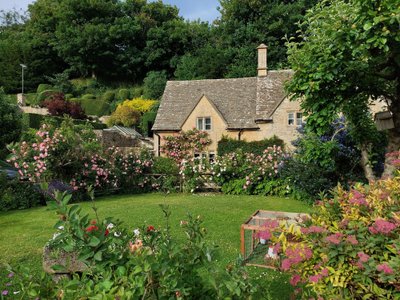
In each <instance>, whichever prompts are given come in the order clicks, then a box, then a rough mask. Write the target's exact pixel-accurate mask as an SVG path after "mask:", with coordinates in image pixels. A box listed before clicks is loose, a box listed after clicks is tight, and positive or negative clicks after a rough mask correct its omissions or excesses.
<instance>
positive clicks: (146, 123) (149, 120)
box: [140, 111, 157, 136]
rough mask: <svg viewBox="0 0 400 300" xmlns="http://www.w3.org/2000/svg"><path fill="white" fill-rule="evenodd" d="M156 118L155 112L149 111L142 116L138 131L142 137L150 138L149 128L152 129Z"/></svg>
mask: <svg viewBox="0 0 400 300" xmlns="http://www.w3.org/2000/svg"><path fill="white" fill-rule="evenodd" d="M156 116H157V112H156V111H149V112H145V113H144V114H143V116H142V118H141V119H140V131H141V132H142V134H143V135H144V136H150V134H151V128H152V127H153V124H154V121H155V119H156Z"/></svg>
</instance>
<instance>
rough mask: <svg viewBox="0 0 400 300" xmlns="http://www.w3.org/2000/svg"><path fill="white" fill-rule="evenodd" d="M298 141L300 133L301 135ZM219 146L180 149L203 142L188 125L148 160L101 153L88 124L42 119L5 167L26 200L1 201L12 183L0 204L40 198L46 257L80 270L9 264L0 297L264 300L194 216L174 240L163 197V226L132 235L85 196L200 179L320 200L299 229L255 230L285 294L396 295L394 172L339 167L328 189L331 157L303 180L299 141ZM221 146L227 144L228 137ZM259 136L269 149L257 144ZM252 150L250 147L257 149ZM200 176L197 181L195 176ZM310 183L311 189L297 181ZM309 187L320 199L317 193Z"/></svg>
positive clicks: (236, 189) (399, 221)
mask: <svg viewBox="0 0 400 300" xmlns="http://www.w3.org/2000/svg"><path fill="white" fill-rule="evenodd" d="M342 134H344V135H345V134H346V133H345V132H342ZM304 138H307V139H310V137H309V136H307V135H306V136H304V137H303V139H304ZM335 138H338V140H337V143H338V145H340V144H339V143H340V142H342V143H345V144H346V145H347V146H346V147H349V148H351V147H352V146H351V141H347V142H345V140H346V139H350V137H349V136H347V137H344V136H340V137H339V136H337V135H336V137H335ZM231 142H232V146H231V148H235V147H237V149H236V150H234V151H233V152H229V153H226V154H222V155H220V156H217V157H216V158H215V160H214V161H211V162H210V161H206V160H205V159H202V158H201V157H198V158H194V157H193V156H192V153H193V152H201V151H202V150H204V149H205V148H206V147H207V146H208V145H209V143H210V139H209V138H208V136H207V133H205V132H201V131H197V130H191V131H189V132H183V133H181V134H180V135H177V136H175V137H169V138H168V140H167V141H166V144H165V147H164V148H163V152H164V154H165V157H157V158H155V157H152V156H151V155H150V154H149V153H148V152H145V151H143V152H142V153H140V154H123V153H121V152H120V151H119V150H118V149H116V148H112V149H102V147H101V145H100V144H99V142H98V141H97V139H96V137H95V135H94V133H93V129H92V128H91V126H90V125H89V124H88V125H74V124H73V123H72V122H71V120H68V119H67V120H65V121H64V122H63V123H62V124H61V126H56V125H54V124H43V125H42V127H41V128H40V129H39V130H37V131H36V132H35V133H34V134H32V135H31V136H29V139H26V140H24V141H21V142H19V143H16V144H13V145H11V146H10V147H9V149H10V151H11V155H10V156H9V162H10V163H12V164H13V165H14V167H15V168H16V169H17V170H18V173H19V175H20V178H21V179H24V180H25V181H24V183H23V184H24V185H25V186H26V188H28V187H29V189H31V190H32V192H33V193H34V194H32V195H31V198H32V199H33V198H34V199H35V200H32V201H31V202H29V203H26V202H24V201H21V200H22V197H20V198H18V197H15V198H14V201H10V202H7V201H4V199H7V197H9V198H11V197H14V193H15V190H13V184H12V183H9V182H5V183H3V184H4V190H5V195H6V196H3V197H2V202H1V203H2V210H8V209H15V208H28V207H31V206H35V205H44V204H46V205H47V206H48V207H49V208H50V207H53V209H55V211H56V213H57V215H58V221H56V222H55V224H54V227H53V228H54V229H55V231H56V232H55V234H54V236H53V238H51V239H50V240H49V242H48V243H46V247H47V248H48V249H51V251H53V253H54V254H53V256H55V257H57V256H60V255H65V253H77V255H78V257H79V260H81V261H82V262H84V264H85V266H86V267H85V268H84V270H79V271H80V272H78V273H75V274H73V276H72V278H67V279H61V280H59V281H57V282H54V281H53V279H52V277H51V276H50V275H49V274H47V275H45V274H43V275H42V276H40V277H37V276H38V275H37V274H35V273H31V272H32V271H30V270H27V269H24V268H23V267H22V266H19V267H17V266H10V267H9V273H7V274H8V275H6V276H8V277H7V278H6V280H4V279H3V280H2V282H3V287H2V297H3V298H4V299H6V298H17V299H18V298H19V299H26V298H32V299H37V298H39V299H54V298H59V299H77V298H80V297H82V296H85V297H97V298H99V299H109V298H110V299H114V298H121V299H138V298H149V299H153V298H157V299H159V298H160V299H164V298H171V297H172V298H177V299H184V298H192V299H198V298H211V299H220V298H225V297H231V298H237V299H243V298H251V297H253V298H262V297H265V296H266V295H267V294H266V293H265V290H264V289H265V288H266V287H265V284H264V286H263V283H262V282H259V281H257V280H255V278H254V275H253V277H251V276H250V277H249V274H248V272H249V270H248V269H247V268H244V267H243V265H242V263H241V262H240V261H238V263H237V264H236V263H233V262H230V263H229V265H228V267H226V266H221V265H220V264H219V263H218V262H217V260H216V259H217V258H218V255H217V254H216V252H215V251H216V248H215V246H214V245H213V243H210V241H209V240H208V239H206V229H205V227H204V225H203V219H202V217H201V216H200V215H199V216H192V215H190V214H189V215H188V216H187V217H186V218H185V219H183V220H181V221H180V227H181V229H182V230H183V232H184V233H185V238H184V239H178V240H176V238H175V237H174V235H175V234H176V232H174V231H172V229H171V224H170V222H169V221H168V220H169V219H170V218H171V214H173V213H174V211H173V210H171V209H170V208H169V207H168V205H167V204H168V196H166V200H165V203H164V204H163V205H161V208H160V211H162V214H163V215H164V218H165V220H166V223H165V224H166V226H165V227H155V226H154V225H152V224H145V225H144V226H142V227H140V228H136V229H135V230H132V229H131V228H129V229H128V228H126V227H124V225H123V224H121V222H120V221H119V220H118V219H117V218H115V217H118V216H108V215H106V216H104V213H106V212H103V213H102V214H101V217H100V214H99V211H98V208H97V205H96V200H94V199H95V198H96V196H95V195H102V194H104V193H120V194H126V193H145V192H150V193H154V192H155V193H159V194H158V195H159V196H158V197H160V198H162V197H163V196H162V195H163V194H164V195H166V193H169V192H172V191H177V192H185V193H196V192H199V191H201V189H202V188H203V187H204V184H206V183H207V184H210V183H211V184H213V185H214V186H219V187H221V191H222V192H223V193H224V194H232V195H263V196H273V195H277V196H280V197H282V198H278V199H279V200H276V201H281V202H285V201H288V200H287V199H285V198H284V197H296V198H297V199H299V200H303V201H305V202H306V203H310V202H311V201H312V199H320V201H319V202H317V203H316V206H315V211H314V213H313V214H311V218H310V219H307V220H305V222H304V224H303V225H301V227H297V226H295V227H293V226H290V227H287V226H286V225H285V224H284V223H282V222H266V223H265V230H264V231H263V232H260V233H258V234H261V235H262V236H263V237H267V239H268V240H269V241H268V243H269V245H270V246H271V247H273V253H274V255H275V256H276V257H279V264H278V265H279V266H278V270H280V271H281V272H284V273H287V274H290V277H289V278H287V277H281V280H284V281H286V280H289V282H290V284H291V285H292V286H293V290H291V289H290V288H289V289H288V290H286V291H284V292H283V293H284V294H285V293H286V295H287V296H288V295H289V294H291V293H292V294H294V295H297V296H298V297H300V298H303V297H306V296H307V297H308V296H309V297H325V298H327V299H339V298H340V299H343V298H363V297H364V299H368V298H376V297H383V298H396V297H398V295H399V290H398V289H399V286H398V282H399V278H398V274H400V272H398V266H399V265H400V264H399V259H400V257H399V253H400V244H399V227H400V216H399V215H398V211H399V210H400V208H399V189H400V184H399V180H400V177H399V176H397V175H396V176H394V177H393V178H392V179H386V180H382V181H377V182H372V183H370V184H369V185H367V184H365V183H362V182H359V183H357V184H355V185H350V184H349V180H348V178H353V179H354V178H357V176H358V178H361V174H360V173H356V172H357V171H354V169H353V173H351V174H342V178H345V179H344V180H343V179H342V185H339V186H338V187H337V188H335V189H334V191H333V192H332V193H331V194H328V193H327V192H328V189H329V188H330V187H331V186H329V185H328V186H324V185H323V184H324V183H326V182H330V180H331V178H335V176H337V174H335V172H339V171H338V170H335V169H334V168H335V158H332V162H331V164H332V165H333V167H332V168H333V169H332V170H331V171H330V172H328V171H327V170H325V173H322V172H321V173H320V176H321V177H324V176H329V177H328V178H325V179H326V180H313V181H310V180H309V177H315V175H316V174H317V173H315V172H316V171H315V170H318V168H320V169H322V166H320V165H318V164H316V165H314V166H312V164H311V163H307V162H305V160H303V159H302V155H304V154H302V153H304V152H306V151H305V149H304V146H299V151H298V153H297V154H296V153H287V152H285V150H284V146H283V144H282V143H280V145H276V143H278V144H279V139H277V138H274V139H272V140H271V141H268V140H265V141H263V142H262V143H263V145H262V147H261V148H265V149H264V150H263V151H261V152H259V153H250V152H244V151H243V149H241V148H240V146H242V147H243V143H242V144H240V143H239V144H238V143H237V142H235V141H231ZM315 142H316V143H317V142H318V141H317V140H316V141H315ZM221 143H223V144H224V145H226V144H227V143H228V144H229V140H228V141H226V140H223V141H221ZM269 143H272V144H271V145H270V146H268V144H269ZM299 145H301V142H300V143H299ZM254 149H256V151H255V152H257V150H258V149H259V147H254ZM340 149H342V150H343V149H344V146H343V145H342V147H340ZM353 150H354V149H353ZM221 151H222V150H221ZM258 151H259V150H258ZM343 152H344V153H351V155H348V159H350V160H352V159H354V156H357V154H354V153H353V151H348V152H346V151H341V152H340V155H342V156H341V158H340V161H341V162H342V163H343V159H345V158H344V157H343ZM389 156H390V157H389V158H390V159H391V163H392V165H393V166H395V167H399V166H400V163H399V161H400V160H399V158H400V156H399V153H397V152H396V153H391V154H389ZM299 165H303V167H302V169H301V170H302V172H304V173H306V170H307V168H310V169H309V172H310V173H311V174H309V175H307V174H303V175H304V180H303V181H301V180H299V178H295V177H293V176H288V175H287V174H291V173H292V172H293V171H292V170H293V169H294V168H295V167H296V166H299ZM286 168H290V171H288V170H286ZM204 173H207V174H209V176H206V177H205V176H203V175H204ZM328 173H329V174H328ZM339 173H340V172H339ZM154 174H163V176H153V175H154ZM327 174H328V175H327ZM344 176H346V177H344ZM336 178H339V177H336ZM337 181H339V182H340V179H338V180H337ZM321 182H322V183H321ZM310 184H311V185H318V186H312V187H309V185H310ZM330 184H331V183H330ZM38 185H40V186H41V188H40V190H39V189H38ZM321 191H325V192H326V193H327V194H321V193H320V194H319V195H318V192H321ZM7 195H8V196H7ZM382 200H385V201H382ZM18 201H21V202H20V203H19V202H18ZM80 201H91V203H92V204H91V205H90V206H91V207H92V210H93V211H92V213H91V214H87V212H84V211H83V210H82V208H81V205H80V204H77V202H80ZM132 201H134V198H133V200H132ZM7 205H8V206H7ZM303 209H304V208H303ZM281 210H282V209H281ZM103 216H104V217H103ZM240 221H242V220H240ZM243 221H244V219H243ZM237 230H238V229H237ZM49 238H50V236H49ZM42 246H45V245H42ZM223 251H224V250H222V252H223ZM236 253H238V251H237V252H236ZM266 259H268V257H267V256H266ZM15 267H17V268H15ZM68 267H69V266H68V265H67V266H66V265H63V266H62V265H54V266H53V271H54V272H61V273H63V272H66V271H65V269H66V268H67V269H68ZM225 267H226V268H225ZM37 271H38V270H36V271H34V272H37ZM250 272H251V271H250ZM253 272H254V271H253ZM256 273H257V272H256ZM3 274H4V272H3ZM269 274H271V273H269ZM272 274H273V273H272ZM32 276H33V277H32ZM264 276H265V275H264ZM270 276H271V275H270ZM266 277H268V276H266ZM285 278H286V279H285Z"/></svg>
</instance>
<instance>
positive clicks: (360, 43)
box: [288, 0, 400, 149]
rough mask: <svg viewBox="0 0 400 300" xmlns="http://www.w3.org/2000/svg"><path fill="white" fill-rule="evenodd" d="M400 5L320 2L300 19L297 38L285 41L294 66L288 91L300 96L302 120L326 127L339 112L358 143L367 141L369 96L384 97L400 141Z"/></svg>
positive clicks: (365, 0) (393, 139)
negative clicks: (297, 39)
mask: <svg viewBox="0 0 400 300" xmlns="http://www.w3.org/2000/svg"><path fill="white" fill-rule="evenodd" d="M399 15H400V7H399V5H398V1H396V0H379V1H376V0H350V1H347V0H346V1H344V0H338V1H322V2H321V3H320V4H317V5H316V6H315V7H314V8H312V9H311V10H310V11H309V12H308V13H307V14H306V17H305V19H304V21H303V22H301V24H300V30H301V40H300V41H295V40H292V41H290V42H289V43H288V46H289V50H288V57H289V63H290V64H291V66H292V68H293V70H294V72H295V73H294V76H293V80H292V81H291V82H290V83H289V85H288V91H289V92H290V93H292V95H293V97H294V98H298V99H300V100H301V103H302V104H301V105H302V108H303V109H304V110H305V112H307V113H308V119H307V125H308V126H309V128H312V129H313V130H315V131H316V132H317V133H322V132H324V131H325V129H326V128H327V126H329V124H331V123H332V121H333V120H334V119H335V118H336V117H337V115H338V113H339V112H342V113H344V114H345V115H346V118H347V120H348V121H349V123H350V125H351V126H352V127H353V129H354V135H356V137H357V139H358V142H359V144H364V143H368V142H370V138H371V135H372V134H371V122H370V121H369V120H370V116H368V113H369V112H368V104H369V103H370V101H385V102H386V103H387V104H388V108H389V110H390V112H391V113H392V116H393V121H394V125H395V128H394V130H392V131H391V133H390V134H391V136H390V137H389V143H390V144H392V145H395V147H397V149H398V147H399V146H400V144H399V140H400V34H399V24H400V19H399Z"/></svg>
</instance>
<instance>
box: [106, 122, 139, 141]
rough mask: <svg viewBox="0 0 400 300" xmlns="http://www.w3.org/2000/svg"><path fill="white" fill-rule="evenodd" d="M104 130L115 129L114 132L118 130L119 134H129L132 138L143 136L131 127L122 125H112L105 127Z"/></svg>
mask: <svg viewBox="0 0 400 300" xmlns="http://www.w3.org/2000/svg"><path fill="white" fill-rule="evenodd" d="M104 130H105V131H116V132H119V133H120V134H123V135H125V136H130V137H132V138H142V137H143V136H142V135H141V134H140V133H139V132H137V131H136V130H135V129H133V128H129V127H123V126H118V125H114V126H113V127H111V128H107V129H104Z"/></svg>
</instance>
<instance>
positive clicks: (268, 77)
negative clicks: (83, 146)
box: [153, 44, 303, 156]
mask: <svg viewBox="0 0 400 300" xmlns="http://www.w3.org/2000/svg"><path fill="white" fill-rule="evenodd" d="M257 51H258V69H257V73H258V74H257V77H247V78H233V79H205V80H190V81H168V82H167V85H166V87H165V90H164V94H163V96H162V99H161V103H160V108H159V110H158V114H157V117H156V120H155V123H154V126H153V131H154V149H155V154H156V155H160V147H161V146H162V144H163V138H164V137H165V136H167V135H173V134H176V133H179V132H180V131H181V130H184V131H186V130H189V129H193V128H197V129H199V130H205V131H207V132H208V133H209V135H210V138H211V139H212V144H211V145H210V146H209V149H208V155H210V156H211V155H215V153H216V151H217V146H218V141H219V140H220V139H221V138H222V136H227V137H230V138H234V139H239V140H246V141H258V140H262V139H265V138H269V137H272V136H273V135H276V136H278V137H279V138H281V139H282V140H284V141H285V143H286V145H287V146H288V147H290V146H291V144H290V142H291V141H293V140H294V139H295V138H296V136H297V130H296V129H297V127H298V126H299V125H301V123H302V120H303V114H302V112H301V110H300V105H299V103H298V102H292V101H289V99H288V97H287V95H286V93H285V91H284V84H285V82H286V81H287V80H289V79H290V78H291V76H292V74H293V72H292V71H291V70H279V71H270V70H268V67H267V46H265V45H264V44H261V45H260V46H259V47H258V48H257Z"/></svg>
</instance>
